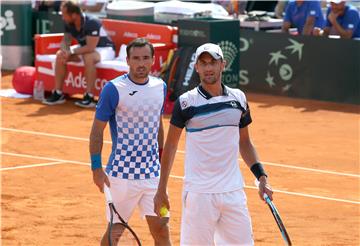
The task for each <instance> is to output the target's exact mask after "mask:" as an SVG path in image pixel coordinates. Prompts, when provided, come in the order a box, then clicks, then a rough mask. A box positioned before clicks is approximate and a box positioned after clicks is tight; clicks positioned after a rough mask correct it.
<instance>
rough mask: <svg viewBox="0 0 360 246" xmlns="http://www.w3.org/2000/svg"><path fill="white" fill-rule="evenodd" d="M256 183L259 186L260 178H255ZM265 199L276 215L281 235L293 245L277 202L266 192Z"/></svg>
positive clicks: (287, 243)
mask: <svg viewBox="0 0 360 246" xmlns="http://www.w3.org/2000/svg"><path fill="white" fill-rule="evenodd" d="M255 185H256V186H257V187H259V181H258V180H255ZM264 199H265V202H266V204H267V205H268V206H269V208H270V211H271V213H272V215H273V216H274V219H275V221H276V224H277V225H278V227H279V229H280V232H281V236H282V237H283V239H284V241H285V243H286V245H288V246H291V245H292V244H291V240H290V237H289V234H288V233H287V231H286V228H285V226H284V223H283V222H282V220H281V217H280V214H279V211H278V210H277V208H276V206H275V204H274V203H273V202H272V201H271V200H270V198H269V196H268V195H267V194H266V193H264Z"/></svg>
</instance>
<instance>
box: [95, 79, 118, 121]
mask: <svg viewBox="0 0 360 246" xmlns="http://www.w3.org/2000/svg"><path fill="white" fill-rule="evenodd" d="M119 99H120V98H119V93H118V91H117V89H116V87H115V86H114V84H113V83H111V82H108V83H106V84H105V86H104V88H103V89H102V91H101V94H100V98H99V102H98V103H97V105H96V112H95V118H96V119H98V120H101V121H109V120H110V118H111V117H112V116H114V115H115V110H116V107H117V105H118V104H119Z"/></svg>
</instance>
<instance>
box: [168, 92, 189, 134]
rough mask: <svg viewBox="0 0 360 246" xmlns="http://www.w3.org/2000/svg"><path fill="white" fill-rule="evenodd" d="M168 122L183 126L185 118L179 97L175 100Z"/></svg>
mask: <svg viewBox="0 0 360 246" xmlns="http://www.w3.org/2000/svg"><path fill="white" fill-rule="evenodd" d="M170 123H171V124H172V125H174V126H177V127H179V128H184V127H185V123H186V119H185V117H184V115H183V112H182V110H181V106H180V100H179V98H178V99H177V100H176V101H175V104H174V109H173V112H172V116H171V120H170Z"/></svg>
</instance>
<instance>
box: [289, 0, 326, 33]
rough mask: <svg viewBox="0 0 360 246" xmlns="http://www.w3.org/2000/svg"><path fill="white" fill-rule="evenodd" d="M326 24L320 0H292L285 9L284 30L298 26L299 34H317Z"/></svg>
mask: <svg viewBox="0 0 360 246" xmlns="http://www.w3.org/2000/svg"><path fill="white" fill-rule="evenodd" d="M323 25H324V16H323V14H322V12H321V5H320V1H304V0H296V1H290V2H289V3H288V6H287V7H286V10H285V17H284V23H283V26H282V31H283V32H285V33H288V32H289V29H290V28H291V27H296V28H297V31H298V34H302V35H317V34H318V33H319V32H320V30H321V29H322V28H323Z"/></svg>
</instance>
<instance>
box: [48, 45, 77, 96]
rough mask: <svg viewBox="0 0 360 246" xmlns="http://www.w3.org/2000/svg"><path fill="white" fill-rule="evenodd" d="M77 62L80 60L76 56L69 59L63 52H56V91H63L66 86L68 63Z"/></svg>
mask: <svg viewBox="0 0 360 246" xmlns="http://www.w3.org/2000/svg"><path fill="white" fill-rule="evenodd" d="M68 61H75V62H79V61H80V58H79V57H78V56H76V55H72V56H69V57H68V58H67V59H66V57H65V55H64V53H63V51H61V50H59V51H58V52H56V60H55V88H54V89H55V90H58V91H62V89H63V85H64V79H65V75H66V71H67V70H66V62H68Z"/></svg>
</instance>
